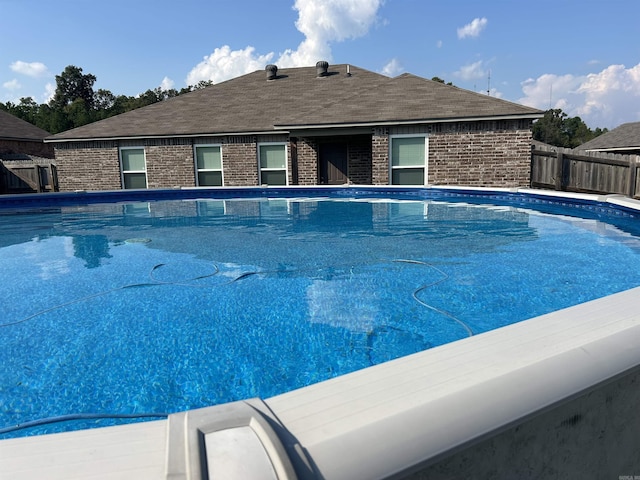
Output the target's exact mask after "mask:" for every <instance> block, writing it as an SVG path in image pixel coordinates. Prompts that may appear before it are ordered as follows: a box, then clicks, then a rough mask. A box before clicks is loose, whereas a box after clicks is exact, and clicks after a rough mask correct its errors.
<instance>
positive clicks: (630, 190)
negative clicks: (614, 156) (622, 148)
mask: <svg viewBox="0 0 640 480" xmlns="http://www.w3.org/2000/svg"><path fill="white" fill-rule="evenodd" d="M637 176H638V157H637V156H636V155H629V177H628V178H627V180H628V183H627V195H628V196H629V198H634V197H635V196H636V178H637Z"/></svg>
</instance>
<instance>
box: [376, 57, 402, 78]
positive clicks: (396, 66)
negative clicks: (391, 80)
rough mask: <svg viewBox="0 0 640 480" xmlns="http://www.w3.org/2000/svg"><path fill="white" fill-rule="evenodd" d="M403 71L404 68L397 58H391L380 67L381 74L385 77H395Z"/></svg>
mask: <svg viewBox="0 0 640 480" xmlns="http://www.w3.org/2000/svg"><path fill="white" fill-rule="evenodd" d="M403 71H404V68H403V67H402V65H401V64H400V62H399V61H398V59H397V58H394V59H392V60H391V61H390V62H389V63H387V64H386V65H385V66H384V67H382V72H380V73H382V74H383V75H386V76H387V77H395V76H398V75H400V74H401V73H402V72H403Z"/></svg>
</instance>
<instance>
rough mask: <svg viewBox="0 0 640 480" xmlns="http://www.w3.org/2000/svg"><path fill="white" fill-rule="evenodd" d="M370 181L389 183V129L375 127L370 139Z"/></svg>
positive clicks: (382, 183) (375, 183) (381, 183)
mask: <svg viewBox="0 0 640 480" xmlns="http://www.w3.org/2000/svg"><path fill="white" fill-rule="evenodd" d="M371 183H373V185H388V184H389V130H388V129H386V128H376V129H375V130H374V132H373V137H372V139H371Z"/></svg>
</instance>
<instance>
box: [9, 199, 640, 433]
mask: <svg viewBox="0 0 640 480" xmlns="http://www.w3.org/2000/svg"><path fill="white" fill-rule="evenodd" d="M629 225H630V224H629ZM629 228H632V227H631V226H630V227H629ZM639 252H640V248H639V242H638V238H637V237H635V236H632V235H630V234H629V233H627V232H626V231H625V230H624V229H621V228H619V227H618V226H617V225H612V224H610V223H605V222H601V221H598V220H596V219H578V218H572V217H566V216H565V217H560V216H551V215H547V214H540V213H539V212H535V211H531V210H523V209H519V208H513V207H509V206H499V205H472V204H468V203H461V202H460V203H444V202H437V201H382V200H371V201H365V200H353V201H345V200H335V199H318V198H315V199H310V198H301V199H262V200H244V199H237V200H198V201H172V202H150V203H149V202H144V203H128V204H105V205H88V206H76V207H61V208H56V209H47V210H43V211H29V212H25V213H24V214H23V215H20V214H8V213H6V212H5V213H3V214H2V215H0V272H2V274H3V276H4V281H3V282H0V298H9V299H11V301H10V302H5V304H4V305H3V311H2V314H3V315H2V317H1V318H0V332H1V333H2V335H0V364H2V365H3V367H4V368H3V369H0V404H2V405H3V407H4V410H2V411H1V412H0V429H1V428H2V427H3V426H6V425H14V424H18V423H21V422H25V421H29V420H33V419H37V418H43V417H49V416H55V415H63V414H71V413H79V412H80V413H82V412H87V411H92V412H98V413H101V412H103V413H140V412H167V411H169V412H170V411H178V410H183V409H189V408H198V407H202V406H206V405H211V404H216V403H222V402H228V401H233V400H238V399H241V398H248V397H252V396H260V397H263V398H267V397H269V396H272V395H276V394H278V393H282V392H284V391H288V390H291V389H294V388H298V387H301V386H304V385H308V384H310V383H314V382H317V381H321V380H324V379H327V378H331V377H333V376H336V375H342V374H344V373H347V372H350V371H354V370H357V369H359V368H364V367H367V366H370V365H372V364H376V363H380V362H384V361H387V360H390V359H393V358H396V357H398V356H401V355H407V354H410V353H414V352H417V351H420V350H424V349H427V348H431V347H434V346H437V345H441V344H443V343H447V342H450V341H455V340H457V339H460V338H465V337H467V336H468V335H470V334H477V333H480V332H484V331H487V330H490V329H493V328H498V327H500V326H503V325H506V324H509V323H513V322H514V321H520V320H523V319H526V318H529V317H532V316H535V315H539V314H542V313H546V312H548V311H551V310H556V309H559V308H563V307H566V306H569V305H572V304H575V303H579V302H582V301H586V300H589V299H592V298H596V297H599V296H603V295H606V294H609V293H613V292H615V291H620V290H623V289H626V288H631V287H633V286H637V285H638V284H640V273H636V272H640V255H638V253H639ZM88 426H95V425H94V424H89V425H87V424H86V423H84V424H74V425H73V426H72V428H87V427H88ZM52 428H53V430H52ZM55 428H57V427H49V426H47V427H42V429H40V430H34V432H37V433H42V432H44V431H56V430H55ZM64 428H67V427H64ZM0 437H1V435H0Z"/></svg>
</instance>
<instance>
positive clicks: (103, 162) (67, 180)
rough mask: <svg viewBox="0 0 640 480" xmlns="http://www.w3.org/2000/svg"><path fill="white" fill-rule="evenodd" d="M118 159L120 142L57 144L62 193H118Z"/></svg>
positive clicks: (119, 181) (57, 163)
mask: <svg viewBox="0 0 640 480" xmlns="http://www.w3.org/2000/svg"><path fill="white" fill-rule="evenodd" d="M118 155H119V154H118V144H117V142H77V143H60V144H55V157H56V165H57V166H58V184H59V187H60V191H61V192H65V191H66V192H69V191H74V190H119V189H120V188H122V184H121V179H120V159H119V156H118Z"/></svg>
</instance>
